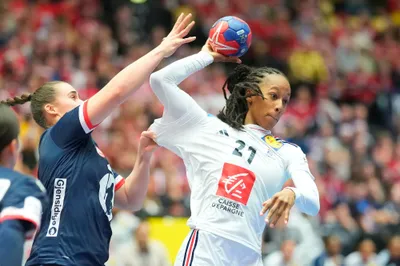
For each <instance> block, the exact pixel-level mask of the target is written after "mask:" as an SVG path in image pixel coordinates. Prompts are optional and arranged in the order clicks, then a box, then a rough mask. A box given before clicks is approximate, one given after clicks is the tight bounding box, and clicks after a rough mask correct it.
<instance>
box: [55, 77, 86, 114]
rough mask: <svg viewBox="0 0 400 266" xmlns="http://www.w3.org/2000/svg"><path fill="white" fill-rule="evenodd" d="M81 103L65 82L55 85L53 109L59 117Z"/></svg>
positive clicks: (76, 94)
mask: <svg viewBox="0 0 400 266" xmlns="http://www.w3.org/2000/svg"><path fill="white" fill-rule="evenodd" d="M81 103H82V100H81V99H80V98H79V94H78V92H77V91H76V90H75V89H74V88H73V87H72V86H71V85H69V84H68V83H65V82H60V83H59V84H57V88H56V100H55V102H54V107H55V110H56V111H57V113H58V114H59V116H60V117H62V116H63V115H64V114H65V113H67V112H69V111H71V110H72V109H74V108H75V107H77V106H79V105H80V104H81Z"/></svg>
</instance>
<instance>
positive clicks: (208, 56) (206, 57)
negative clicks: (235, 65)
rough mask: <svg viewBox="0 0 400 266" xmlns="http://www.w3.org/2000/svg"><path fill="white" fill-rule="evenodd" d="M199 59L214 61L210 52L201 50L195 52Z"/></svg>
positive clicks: (209, 62) (208, 62) (208, 61)
mask: <svg viewBox="0 0 400 266" xmlns="http://www.w3.org/2000/svg"><path fill="white" fill-rule="evenodd" d="M197 54H198V55H199V56H200V57H201V59H203V60H204V61H205V62H206V63H207V64H211V63H213V62H214V56H212V54H211V53H210V52H207V51H204V50H201V51H200V52H198V53H197Z"/></svg>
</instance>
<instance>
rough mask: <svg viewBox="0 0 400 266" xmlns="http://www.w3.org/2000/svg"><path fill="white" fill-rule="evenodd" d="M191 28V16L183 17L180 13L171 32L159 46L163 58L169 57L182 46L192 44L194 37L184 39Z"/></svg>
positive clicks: (192, 22) (192, 23)
mask: <svg viewBox="0 0 400 266" xmlns="http://www.w3.org/2000/svg"><path fill="white" fill-rule="evenodd" d="M193 26H194V21H192V14H189V15H186V16H184V14H183V13H182V14H181V15H180V16H179V17H178V19H177V20H176V22H175V25H174V27H173V28H172V30H171V32H170V33H169V34H168V36H167V37H165V38H164V39H163V41H162V42H161V44H160V45H159V48H160V49H161V52H162V53H163V55H164V57H169V56H171V55H172V54H173V53H175V51H176V50H177V49H178V48H179V47H181V46H182V45H183V44H185V43H190V42H193V41H194V40H195V39H196V37H187V38H185V36H186V35H187V34H188V33H189V31H190V30H191V29H192V28H193Z"/></svg>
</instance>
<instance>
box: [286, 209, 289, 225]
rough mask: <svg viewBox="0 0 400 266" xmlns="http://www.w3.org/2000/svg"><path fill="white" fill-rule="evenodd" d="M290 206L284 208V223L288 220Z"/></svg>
mask: <svg viewBox="0 0 400 266" xmlns="http://www.w3.org/2000/svg"><path fill="white" fill-rule="evenodd" d="M289 214H290V208H286V209H285V224H287V223H288V222H289Z"/></svg>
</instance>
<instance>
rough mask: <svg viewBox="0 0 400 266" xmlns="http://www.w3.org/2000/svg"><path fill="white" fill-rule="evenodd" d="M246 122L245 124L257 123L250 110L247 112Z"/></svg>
mask: <svg viewBox="0 0 400 266" xmlns="http://www.w3.org/2000/svg"><path fill="white" fill-rule="evenodd" d="M244 124H245V125H248V124H253V125H255V122H254V119H253V117H251V116H250V115H249V112H247V114H246V117H245V118H244Z"/></svg>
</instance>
